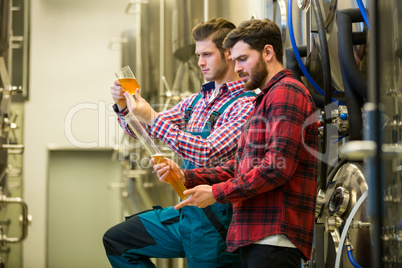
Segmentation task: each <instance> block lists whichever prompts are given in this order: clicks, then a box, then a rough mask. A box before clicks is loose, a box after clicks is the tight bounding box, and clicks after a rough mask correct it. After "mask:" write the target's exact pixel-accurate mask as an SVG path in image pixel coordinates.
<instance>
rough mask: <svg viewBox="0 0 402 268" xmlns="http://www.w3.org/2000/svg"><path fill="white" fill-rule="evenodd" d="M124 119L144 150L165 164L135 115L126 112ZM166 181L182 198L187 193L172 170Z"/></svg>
mask: <svg viewBox="0 0 402 268" xmlns="http://www.w3.org/2000/svg"><path fill="white" fill-rule="evenodd" d="M124 120H125V121H126V122H127V124H128V125H129V126H130V128H131V130H132V131H133V132H134V134H135V135H136V136H137V138H138V139H139V140H140V141H141V143H142V145H144V148H145V150H147V152H148V153H149V154H150V155H151V157H152V158H153V159H155V163H156V164H161V163H164V164H167V165H168V163H167V160H166V158H165V157H164V156H163V155H162V154H161V152H160V151H159V149H158V147H156V145H155V143H154V142H153V141H152V139H151V138H150V137H149V135H148V133H147V132H146V131H145V129H144V128H143V127H142V125H141V123H140V122H139V121H138V119H137V117H135V115H133V114H132V113H128V114H127V115H125V116H124ZM166 180H167V182H168V183H169V184H170V185H171V186H172V187H173V189H174V190H175V192H176V193H177V195H178V196H179V197H180V198H181V199H182V200H184V199H186V198H187V197H188V195H184V194H183V192H184V191H185V190H187V188H186V186H184V184H183V182H182V181H181V180H180V178H179V177H178V176H177V175H176V173H174V172H173V170H171V171H169V174H168V175H167V177H166Z"/></svg>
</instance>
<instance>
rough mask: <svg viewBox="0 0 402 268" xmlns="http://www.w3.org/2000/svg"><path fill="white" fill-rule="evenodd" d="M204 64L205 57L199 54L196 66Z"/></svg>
mask: <svg viewBox="0 0 402 268" xmlns="http://www.w3.org/2000/svg"><path fill="white" fill-rule="evenodd" d="M204 65H205V59H204V57H203V56H200V57H199V58H198V66H204Z"/></svg>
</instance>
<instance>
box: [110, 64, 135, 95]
mask: <svg viewBox="0 0 402 268" xmlns="http://www.w3.org/2000/svg"><path fill="white" fill-rule="evenodd" d="M115 74H116V77H117V79H119V81H120V84H121V86H122V87H123V89H124V91H127V92H130V94H131V95H133V94H134V93H135V90H136V89H137V88H140V85H139V84H138V82H137V79H136V78H135V76H134V74H133V72H132V71H131V69H130V66H128V65H127V66H124V67H123V68H121V69H120V71H118V72H117V73H115Z"/></svg>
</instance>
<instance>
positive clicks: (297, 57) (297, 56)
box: [288, 0, 338, 102]
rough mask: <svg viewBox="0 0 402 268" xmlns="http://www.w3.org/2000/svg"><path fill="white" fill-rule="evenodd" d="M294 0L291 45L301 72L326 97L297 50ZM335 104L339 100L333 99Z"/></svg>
mask: <svg viewBox="0 0 402 268" xmlns="http://www.w3.org/2000/svg"><path fill="white" fill-rule="evenodd" d="M292 2H293V1H292V0H288V22H289V23H288V25H289V26H288V29H289V38H290V43H291V44H292V48H293V51H294V54H295V57H296V60H297V63H298V64H299V67H300V69H301V71H302V72H303V74H304V76H305V77H306V79H307V80H308V82H309V83H310V84H311V85H312V86H313V87H314V88H315V90H317V91H318V92H319V93H320V94H321V95H323V96H324V90H322V89H321V87H320V86H319V85H318V84H317V83H316V82H315V81H314V79H313V78H312V77H311V75H310V73H309V72H308V71H307V68H306V66H305V65H304V63H303V61H302V59H301V57H300V54H299V50H298V49H297V44H296V39H295V34H294V29H293V19H292V16H293V15H292ZM332 101H333V102H337V101H338V100H336V99H334V98H332Z"/></svg>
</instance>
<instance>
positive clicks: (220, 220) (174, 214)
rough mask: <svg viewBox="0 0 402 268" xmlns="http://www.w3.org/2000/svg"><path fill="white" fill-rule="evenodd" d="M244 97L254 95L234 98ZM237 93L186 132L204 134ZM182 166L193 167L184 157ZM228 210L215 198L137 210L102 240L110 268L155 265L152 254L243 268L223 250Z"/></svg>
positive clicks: (207, 267)
mask: <svg viewBox="0 0 402 268" xmlns="http://www.w3.org/2000/svg"><path fill="white" fill-rule="evenodd" d="M243 96H255V94H254V92H245V93H243V94H241V95H240V96H238V97H237V98H240V97H243ZM201 97H202V94H201V93H199V94H198V95H197V97H196V98H195V99H194V101H193V102H192V104H191V105H190V107H189V108H188V110H187V112H186V116H185V121H186V123H187V122H188V120H189V119H190V115H191V112H192V109H193V107H194V106H195V104H196V103H197V102H198V100H199V99H200V98H201ZM237 98H233V99H230V100H228V101H227V102H226V103H225V104H224V105H223V106H222V107H221V108H220V109H219V110H218V111H213V112H212V113H211V116H210V118H209V119H208V121H207V122H206V124H205V126H204V129H203V131H202V132H189V133H191V134H192V135H195V136H201V137H202V138H207V137H208V136H209V135H210V133H211V129H212V127H213V125H214V123H215V121H216V119H217V118H218V117H219V115H221V114H222V113H223V111H224V110H225V109H226V108H227V107H228V106H229V105H230V104H232V103H233V102H234V101H235V100H236V99H237ZM183 168H186V169H192V168H196V166H194V165H192V164H191V163H189V162H188V161H184V162H183ZM232 213H233V211H232V206H231V205H230V204H220V203H215V204H213V205H211V206H209V207H207V208H204V209H201V208H198V207H194V206H187V207H183V208H182V209H180V211H179V210H175V209H174V208H173V207H167V208H161V207H154V209H153V210H148V211H144V212H141V213H139V214H135V215H133V216H130V217H128V218H127V219H126V221H124V222H122V223H120V224H118V225H116V226H114V227H112V228H111V229H109V230H108V231H107V232H106V233H105V235H104V237H103V242H104V246H105V249H106V253H107V256H108V259H109V261H110V263H111V264H112V266H113V267H133V266H135V267H155V266H154V264H153V263H152V262H151V261H150V260H149V258H150V257H151V258H152V257H156V258H177V257H186V258H187V264H188V267H189V268H199V267H200V268H214V267H216V268H217V267H241V260H240V256H239V255H237V254H233V253H230V252H226V251H225V250H226V242H225V239H226V233H227V229H228V227H229V224H230V221H231V219H232Z"/></svg>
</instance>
